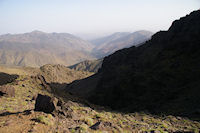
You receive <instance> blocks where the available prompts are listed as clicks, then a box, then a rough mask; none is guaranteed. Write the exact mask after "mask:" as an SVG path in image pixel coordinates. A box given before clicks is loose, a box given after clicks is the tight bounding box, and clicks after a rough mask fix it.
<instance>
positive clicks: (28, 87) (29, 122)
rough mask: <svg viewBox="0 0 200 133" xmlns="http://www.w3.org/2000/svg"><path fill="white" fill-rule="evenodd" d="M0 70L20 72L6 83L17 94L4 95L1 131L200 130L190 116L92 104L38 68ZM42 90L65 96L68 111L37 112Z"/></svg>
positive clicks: (134, 132) (140, 132)
mask: <svg viewBox="0 0 200 133" xmlns="http://www.w3.org/2000/svg"><path fill="white" fill-rule="evenodd" d="M0 72H4V73H7V74H8V75H13V74H17V75H18V77H17V78H16V80H14V81H13V82H9V83H4V84H3V83H2V86H5V85H6V86H9V87H14V88H15V96H14V97H8V96H1V97H0V133H28V132H30V133H88V132H89V133H90V132H91V133H93V132H94V133H118V132H119V133H146V132H151V133H154V132H155V133H159V132H160V133H165V132H166V133H167V132H194V133H198V132H199V130H200V122H198V121H193V120H189V119H188V118H182V117H177V116H170V115H169V116H166V115H163V116H156V115H152V114H148V113H145V112H135V113H127V114H125V113H120V112H115V111H112V110H109V109H106V108H103V107H99V106H96V105H93V104H90V103H88V102H87V101H84V100H81V99H78V98H76V97H74V96H72V95H70V94H67V93H63V92H62V90H54V91H52V90H51V89H53V88H51V87H50V86H48V84H46V83H44V81H40V80H41V79H40V78H38V77H37V75H36V74H35V73H37V71H35V70H34V72H31V69H28V70H27V69H21V68H20V69H19V68H10V69H9V68H2V67H0ZM4 78H5V77H4ZM0 79H1V80H2V77H0ZM38 93H39V94H44V95H48V96H51V97H57V98H59V99H62V101H64V102H65V108H66V110H67V112H66V113H67V114H66V115H63V116H53V115H51V114H47V113H44V112H37V111H34V105H35V96H36V95H37V94H38Z"/></svg>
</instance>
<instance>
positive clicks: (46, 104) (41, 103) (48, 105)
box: [35, 94, 58, 113]
mask: <svg viewBox="0 0 200 133" xmlns="http://www.w3.org/2000/svg"><path fill="white" fill-rule="evenodd" d="M57 103H58V99H57V98H55V97H50V96H47V95H41V94H38V96H37V98H36V103H35V111H42V112H45V113H53V112H54V111H56V108H57Z"/></svg>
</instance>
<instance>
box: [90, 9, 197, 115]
mask: <svg viewBox="0 0 200 133" xmlns="http://www.w3.org/2000/svg"><path fill="white" fill-rule="evenodd" d="M199 24H200V11H199V10H198V11H194V12H192V13H191V14H190V15H187V16H186V17H183V18H181V19H180V20H176V21H174V22H173V24H172V26H171V27H170V28H169V30H168V31H161V32H158V33H156V34H155V35H153V37H152V39H151V40H150V41H148V42H146V43H145V44H143V45H141V46H139V47H131V48H127V49H123V50H120V51H117V52H115V53H114V54H112V55H110V56H108V57H106V58H105V59H104V61H103V64H102V68H101V69H100V71H99V73H98V74H101V75H102V76H101V78H100V80H99V82H98V85H97V87H96V89H95V93H94V94H93V95H92V96H91V97H90V100H91V101H92V102H94V103H97V104H100V105H106V106H110V107H112V108H114V109H125V110H128V111H136V110H149V111H152V112H161V111H162V112H171V111H172V112H171V113H183V114H185V113H188V112H190V113H191V112H192V111H195V110H198V109H199V108H200V98H199V96H198V95H199V93H200V85H199V83H200V79H199V77H200V69H199V68H200V62H199V61H200V25H199Z"/></svg>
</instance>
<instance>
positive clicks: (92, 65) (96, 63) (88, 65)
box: [69, 59, 103, 73]
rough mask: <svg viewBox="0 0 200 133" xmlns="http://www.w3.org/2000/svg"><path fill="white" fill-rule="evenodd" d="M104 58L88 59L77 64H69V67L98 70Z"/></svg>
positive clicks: (89, 70)
mask: <svg viewBox="0 0 200 133" xmlns="http://www.w3.org/2000/svg"><path fill="white" fill-rule="evenodd" d="M102 62H103V59H98V60H86V61H83V62H80V63H77V64H75V65H72V66H69V68H71V69H74V70H78V71H88V72H94V73H96V72H98V70H99V69H100V68H101V66H102Z"/></svg>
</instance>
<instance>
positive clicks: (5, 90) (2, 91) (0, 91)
mask: <svg viewBox="0 0 200 133" xmlns="http://www.w3.org/2000/svg"><path fill="white" fill-rule="evenodd" d="M0 96H8V97H14V96H15V88H14V87H13V86H11V85H4V86H0Z"/></svg>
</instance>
